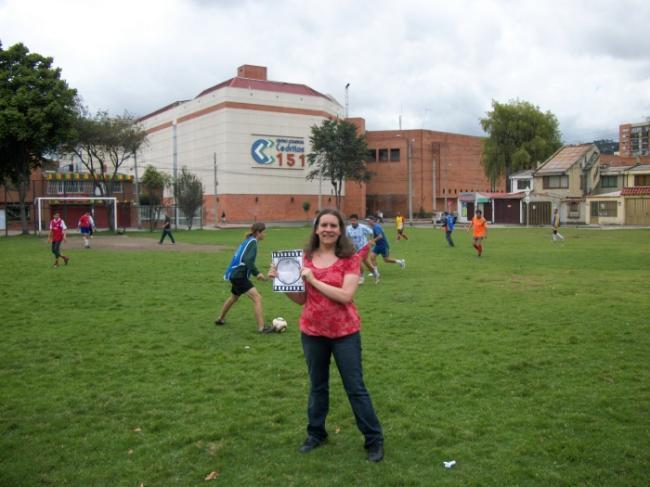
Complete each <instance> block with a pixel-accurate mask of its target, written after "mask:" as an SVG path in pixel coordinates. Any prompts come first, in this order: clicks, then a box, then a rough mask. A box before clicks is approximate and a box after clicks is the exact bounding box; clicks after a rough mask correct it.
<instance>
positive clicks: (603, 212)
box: [591, 201, 618, 217]
mask: <svg viewBox="0 0 650 487" xmlns="http://www.w3.org/2000/svg"><path fill="white" fill-rule="evenodd" d="M617 211H618V204H617V203H616V201H592V202H591V216H612V217H615V216H617Z"/></svg>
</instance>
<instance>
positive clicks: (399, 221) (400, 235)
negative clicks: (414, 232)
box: [395, 211, 409, 240]
mask: <svg viewBox="0 0 650 487" xmlns="http://www.w3.org/2000/svg"><path fill="white" fill-rule="evenodd" d="M395 228H396V229H397V240H402V239H404V240H408V239H409V238H408V237H407V236H406V234H405V233H404V217H403V216H402V214H401V213H400V212H399V211H398V212H397V216H396V217H395Z"/></svg>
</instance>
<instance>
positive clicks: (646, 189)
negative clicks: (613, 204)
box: [621, 186, 650, 196]
mask: <svg viewBox="0 0 650 487" xmlns="http://www.w3.org/2000/svg"><path fill="white" fill-rule="evenodd" d="M638 194H650V186H637V187H636V188H623V189H622V190H621V196H634V195H638Z"/></svg>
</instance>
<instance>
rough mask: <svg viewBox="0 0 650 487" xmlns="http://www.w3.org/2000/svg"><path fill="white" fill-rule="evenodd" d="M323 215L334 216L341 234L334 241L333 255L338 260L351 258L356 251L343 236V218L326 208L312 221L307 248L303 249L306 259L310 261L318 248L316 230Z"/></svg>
mask: <svg viewBox="0 0 650 487" xmlns="http://www.w3.org/2000/svg"><path fill="white" fill-rule="evenodd" d="M323 215H334V216H335V217H336V219H337V220H338V221H339V228H340V229H341V234H340V235H339V238H338V240H337V241H336V246H335V247H334V254H335V255H336V256H337V257H339V258H347V257H351V256H353V255H354V254H355V253H356V250H355V249H354V245H353V244H352V241H351V240H350V239H349V238H348V236H347V235H346V234H345V223H344V222H343V216H342V215H341V213H340V212H339V211H338V210H335V209H332V208H326V209H324V210H322V211H321V212H320V213H318V215H317V216H316V220H314V226H313V228H312V231H311V237H310V238H309V242H307V246H306V247H305V254H306V255H307V257H308V258H310V259H311V257H312V256H313V255H314V251H315V250H316V249H317V248H318V247H320V238H319V237H318V235H316V230H317V229H318V224H319V223H320V219H321V217H322V216H323Z"/></svg>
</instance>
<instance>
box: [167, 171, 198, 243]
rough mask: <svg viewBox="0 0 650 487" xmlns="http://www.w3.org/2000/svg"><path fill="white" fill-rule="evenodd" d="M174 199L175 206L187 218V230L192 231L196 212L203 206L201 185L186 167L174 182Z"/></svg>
mask: <svg viewBox="0 0 650 487" xmlns="http://www.w3.org/2000/svg"><path fill="white" fill-rule="evenodd" d="M174 197H175V198H176V204H177V205H178V206H179V208H180V209H181V211H182V212H183V214H184V215H185V218H187V227H188V229H189V230H192V222H193V220H194V217H195V216H196V212H197V211H198V209H199V208H200V207H201V206H202V205H203V184H202V183H201V180H200V179H199V178H198V177H196V176H195V175H194V174H192V173H191V172H190V171H189V169H187V167H183V169H181V173H180V174H179V175H178V176H177V177H176V180H175V181H174Z"/></svg>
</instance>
